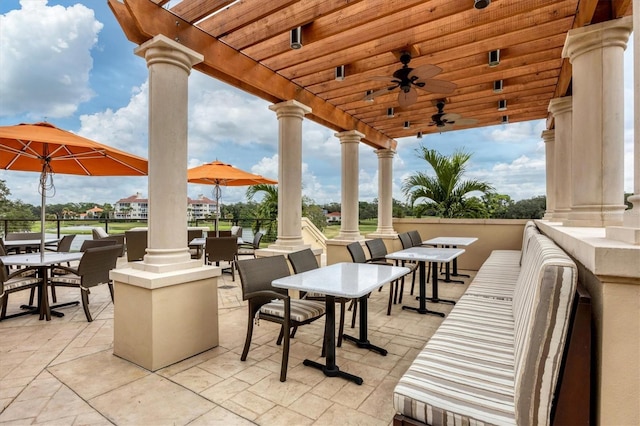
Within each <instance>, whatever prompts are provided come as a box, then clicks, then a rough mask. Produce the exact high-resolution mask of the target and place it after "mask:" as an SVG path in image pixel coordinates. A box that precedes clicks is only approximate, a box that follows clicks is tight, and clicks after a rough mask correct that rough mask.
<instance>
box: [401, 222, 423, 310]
mask: <svg viewBox="0 0 640 426" xmlns="http://www.w3.org/2000/svg"><path fill="white" fill-rule="evenodd" d="M398 238H400V243H401V244H402V248H403V249H408V248H411V247H413V241H412V240H411V236H409V233H408V232H403V233H401V234H398ZM400 265H401V266H406V267H407V268H409V269H411V272H410V274H411V294H413V289H414V287H415V286H416V273H417V272H418V263H417V262H409V261H406V260H403V261H401V263H400ZM402 289H403V290H404V277H402ZM402 294H403V292H400V297H399V298H398V301H397V302H398V303H402Z"/></svg>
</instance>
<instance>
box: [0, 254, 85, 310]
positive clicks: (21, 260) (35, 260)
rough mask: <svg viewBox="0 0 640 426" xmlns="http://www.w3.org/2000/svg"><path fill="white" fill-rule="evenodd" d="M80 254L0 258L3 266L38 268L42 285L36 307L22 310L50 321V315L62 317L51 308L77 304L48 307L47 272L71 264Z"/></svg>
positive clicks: (24, 255)
mask: <svg viewBox="0 0 640 426" xmlns="http://www.w3.org/2000/svg"><path fill="white" fill-rule="evenodd" d="M83 254H84V253H82V252H68V253H64V252H45V253H26V254H14V255H9V256H0V259H2V262H3V263H4V264H5V266H25V267H26V266H32V267H36V268H38V276H39V277H41V278H42V284H41V285H40V287H38V305H37V306H35V307H34V306H29V305H22V306H21V308H23V309H31V310H33V311H34V312H33V313H34V314H35V313H39V314H40V319H41V320H42V319H45V318H46V320H47V321H50V320H51V315H52V314H53V315H55V316H58V317H63V316H64V314H63V313H62V312H56V311H53V310H52V309H53V308H57V307H60V306H68V305H70V304H76V305H77V304H78V303H80V302H78V301H76V302H70V303H64V304H61V305H56V306H49V295H48V291H47V286H48V285H49V271H50V269H51V267H52V266H54V265H58V264H60V263H65V262H73V261H76V260H80V259H81V258H82V255H83Z"/></svg>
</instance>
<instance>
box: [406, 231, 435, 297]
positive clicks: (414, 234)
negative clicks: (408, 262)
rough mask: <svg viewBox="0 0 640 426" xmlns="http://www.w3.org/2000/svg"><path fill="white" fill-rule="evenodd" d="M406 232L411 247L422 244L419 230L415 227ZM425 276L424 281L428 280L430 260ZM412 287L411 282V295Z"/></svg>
mask: <svg viewBox="0 0 640 426" xmlns="http://www.w3.org/2000/svg"><path fill="white" fill-rule="evenodd" d="M407 234H409V238H411V243H412V244H413V247H420V246H422V241H423V240H422V237H421V236H420V232H418V230H417V229H414V230H413V231H409V232H407ZM426 273H427V276H426V277H425V278H426V282H429V278H430V277H431V262H427V272H426ZM413 289H414V285H413V284H411V293H410V294H411V295H413Z"/></svg>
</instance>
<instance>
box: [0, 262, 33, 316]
mask: <svg viewBox="0 0 640 426" xmlns="http://www.w3.org/2000/svg"><path fill="white" fill-rule="evenodd" d="M31 271H35V268H23V269H18V270H14V271H13V272H11V273H9V270H8V268H7V267H6V266H5V265H4V263H2V260H0V305H1V306H2V308H1V310H0V321H1V320H3V319H7V318H14V317H19V316H22V315H27V314H30V313H31V311H27V310H23V311H21V312H18V313H15V314H11V315H7V304H8V302H9V294H11V293H15V292H18V291H22V290H33V289H36V288H38V286H40V285H41V283H42V278H40V277H38V276H36V275H35V274H29V273H28V272H31Z"/></svg>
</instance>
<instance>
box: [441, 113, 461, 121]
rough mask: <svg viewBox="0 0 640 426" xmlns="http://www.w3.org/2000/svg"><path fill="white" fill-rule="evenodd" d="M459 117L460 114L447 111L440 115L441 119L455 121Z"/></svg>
mask: <svg viewBox="0 0 640 426" xmlns="http://www.w3.org/2000/svg"><path fill="white" fill-rule="evenodd" d="M459 118H462V116H461V115H460V114H456V113H451V114H449V113H447V114H445V115H443V116H442V119H443V120H447V121H456V120H458V119H459Z"/></svg>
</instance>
